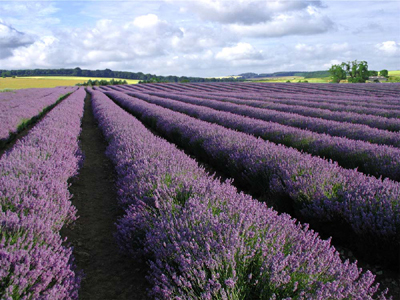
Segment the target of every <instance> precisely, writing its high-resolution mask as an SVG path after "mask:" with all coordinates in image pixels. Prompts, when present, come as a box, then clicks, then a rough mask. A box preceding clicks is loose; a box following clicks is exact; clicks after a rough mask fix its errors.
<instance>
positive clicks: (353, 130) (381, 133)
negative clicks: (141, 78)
mask: <svg viewBox="0 0 400 300" xmlns="http://www.w3.org/2000/svg"><path fill="white" fill-rule="evenodd" d="M158 95H159V96H160V95H163V96H164V97H168V98H170V99H174V100H179V101H185V102H187V103H195V104H197V105H202V106H206V107H210V108H214V109H217V110H221V111H226V112H231V113H234V114H238V115H242V116H247V117H251V118H255V119H260V120H264V121H271V122H276V123H279V124H282V125H287V126H292V127H297V128H301V129H308V130H310V131H313V132H317V133H326V134H329V135H331V136H339V137H347V138H349V139H354V140H362V141H366V142H370V143H375V144H384V145H391V146H395V147H400V133H399V132H391V131H387V130H381V129H377V128H371V127H369V126H367V125H362V124H352V123H347V122H337V121H331V120H324V119H320V118H312V117H306V116H301V115H299V114H295V113H290V112H280V111H276V110H270V109H265V108H254V107H249V106H245V105H239V104H234V103H225V102H222V101H215V100H211V99H204V100H201V99H198V98H195V97H190V96H186V95H170V94H166V93H164V94H158Z"/></svg>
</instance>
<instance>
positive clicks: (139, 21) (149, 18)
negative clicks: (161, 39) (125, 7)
mask: <svg viewBox="0 0 400 300" xmlns="http://www.w3.org/2000/svg"><path fill="white" fill-rule="evenodd" d="M159 23H160V19H159V18H158V17H157V16H156V15H154V14H148V15H145V16H139V17H136V18H135V19H134V20H133V22H132V24H133V25H134V26H136V27H138V28H152V27H155V26H157V25H158V24H159Z"/></svg>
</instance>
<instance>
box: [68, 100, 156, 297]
mask: <svg viewBox="0 0 400 300" xmlns="http://www.w3.org/2000/svg"><path fill="white" fill-rule="evenodd" d="M80 142H81V149H82V150H83V152H84V155H85V160H84V164H83V167H82V168H81V169H80V171H79V175H78V177H77V178H75V179H73V181H72V182H71V183H72V185H71V187H70V192H71V193H72V194H73V198H72V199H71V201H72V203H73V205H75V206H76V208H77V209H78V216H79V218H78V220H77V221H76V222H75V224H74V225H73V226H72V227H71V228H66V229H63V231H62V235H63V236H64V237H67V238H68V240H67V242H68V243H71V244H72V246H73V247H74V251H73V253H74V256H75V259H76V264H77V267H78V269H79V270H83V272H84V274H85V278H84V279H83V281H82V285H81V289H80V291H79V299H83V300H97V299H99V300H114V299H115V300H120V299H121V300H124V299H131V300H141V299H149V298H148V297H147V296H146V289H147V288H148V285H147V283H146V280H145V275H146V271H147V266H146V265H145V264H140V263H138V262H135V261H133V260H132V259H130V258H129V257H126V256H123V255H122V254H121V253H120V252H119V249H118V246H117V244H116V241H115V238H114V236H113V234H114V232H115V231H116V227H115V225H114V223H115V222H116V220H117V219H118V217H119V216H121V215H122V213H123V212H122V211H121V210H120V209H118V204H117V197H116V192H115V189H114V177H115V175H114V168H113V165H112V163H111V161H110V160H109V159H108V158H107V157H106V156H105V154H104V153H105V150H106V147H107V144H106V142H105V140H104V138H103V136H102V133H101V131H100V129H99V128H98V127H97V123H96V121H95V118H94V116H93V112H92V107H91V101H90V97H89V96H87V97H86V99H85V112H84V115H83V119H82V132H81V136H80Z"/></svg>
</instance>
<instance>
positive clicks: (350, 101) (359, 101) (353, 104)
mask: <svg viewBox="0 0 400 300" xmlns="http://www.w3.org/2000/svg"><path fill="white" fill-rule="evenodd" d="M125 87H126V86H125ZM128 87H130V88H133V89H135V90H137V91H142V92H162V91H168V92H173V93H182V92H183V93H188V94H190V93H206V94H210V95H219V96H221V95H223V96H229V95H236V97H237V95H242V96H243V97H247V96H251V97H256V99H259V100H263V99H264V98H265V99H268V100H270V101H276V102H280V101H281V102H285V101H289V104H291V102H295V103H301V105H304V106H307V105H313V106H315V107H324V106H331V107H333V108H335V107H337V106H338V107H340V110H345V109H349V111H352V112H358V113H365V111H366V110H365V109H366V108H368V107H374V108H387V109H399V107H400V104H399V101H398V96H399V94H400V89H399V92H398V93H397V95H394V96H391V97H384V98H380V97H373V96H354V95H351V94H343V95H336V94H334V93H328V94H325V95H312V94H307V93H301V92H299V93H286V92H285V90H284V89H279V90H278V89H277V90H272V91H260V92H257V91H246V92H243V91H237V90H236V89H235V88H234V87H232V88H225V89H223V90H221V89H219V90H213V89H210V90H205V89H204V88H203V87H202V86H200V87H199V88H197V89H188V88H187V87H186V86H182V84H181V85H177V84H157V85H130V86H128ZM321 105H322V106H321ZM360 106H361V107H360ZM360 110H361V111H360ZM377 113H379V111H377ZM383 113H388V111H386V112H383ZM383 116H386V115H383Z"/></svg>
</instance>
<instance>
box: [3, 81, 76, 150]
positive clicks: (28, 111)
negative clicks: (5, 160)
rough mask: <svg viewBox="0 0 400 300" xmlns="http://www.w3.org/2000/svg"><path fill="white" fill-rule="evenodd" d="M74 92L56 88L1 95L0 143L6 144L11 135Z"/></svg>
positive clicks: (64, 88) (65, 88)
mask: <svg viewBox="0 0 400 300" xmlns="http://www.w3.org/2000/svg"><path fill="white" fill-rule="evenodd" d="M75 90H76V88H75V87H58V88H53V89H26V90H24V89H22V90H18V91H12V92H5V93H1V94H0V119H1V125H0V142H3V143H4V142H6V141H7V140H8V139H9V138H10V136H11V135H12V134H15V133H17V132H18V131H19V130H21V129H23V128H24V127H25V126H26V125H27V124H29V123H30V121H31V120H32V118H35V117H39V116H40V115H41V114H43V113H44V112H46V111H48V110H49V109H50V108H51V107H53V106H54V105H56V103H57V102H58V101H60V100H62V98H63V97H65V96H66V95H68V94H70V93H72V92H73V91H75Z"/></svg>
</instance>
